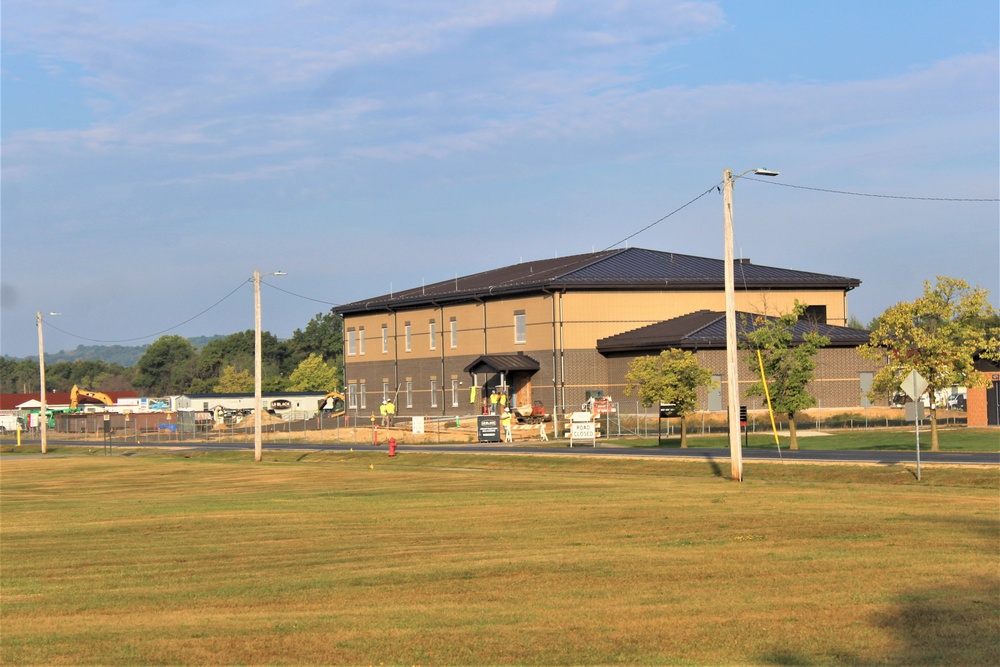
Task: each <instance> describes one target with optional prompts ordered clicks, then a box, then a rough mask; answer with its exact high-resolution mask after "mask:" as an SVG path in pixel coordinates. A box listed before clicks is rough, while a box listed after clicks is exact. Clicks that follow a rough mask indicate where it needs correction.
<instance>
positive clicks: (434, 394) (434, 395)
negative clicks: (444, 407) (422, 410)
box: [431, 380, 438, 408]
mask: <svg viewBox="0 0 1000 667" xmlns="http://www.w3.org/2000/svg"><path fill="white" fill-rule="evenodd" d="M437 406H438V381H437V380H431V407H432V408H436V407H437Z"/></svg>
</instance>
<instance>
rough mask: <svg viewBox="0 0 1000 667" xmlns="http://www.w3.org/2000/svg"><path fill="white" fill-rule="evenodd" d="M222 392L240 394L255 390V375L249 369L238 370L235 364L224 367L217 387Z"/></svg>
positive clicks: (216, 389)
mask: <svg viewBox="0 0 1000 667" xmlns="http://www.w3.org/2000/svg"><path fill="white" fill-rule="evenodd" d="M215 391H217V392H219V393H221V394H240V393H243V392H248V391H253V375H252V374H251V373H250V371H248V370H242V371H237V370H236V367H235V366H226V367H225V368H223V369H222V377H220V378H219V383H218V384H217V385H216V387H215Z"/></svg>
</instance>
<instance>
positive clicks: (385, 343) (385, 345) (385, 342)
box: [382, 324, 389, 354]
mask: <svg viewBox="0 0 1000 667" xmlns="http://www.w3.org/2000/svg"><path fill="white" fill-rule="evenodd" d="M382 354H389V327H388V326H386V325H385V324H383V325H382Z"/></svg>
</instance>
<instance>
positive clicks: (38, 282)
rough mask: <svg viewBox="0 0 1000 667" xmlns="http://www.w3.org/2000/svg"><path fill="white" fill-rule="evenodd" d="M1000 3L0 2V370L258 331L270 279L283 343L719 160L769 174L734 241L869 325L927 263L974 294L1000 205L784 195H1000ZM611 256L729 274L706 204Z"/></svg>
mask: <svg viewBox="0 0 1000 667" xmlns="http://www.w3.org/2000/svg"><path fill="white" fill-rule="evenodd" d="M998 13H1000V10H998V5H997V3H996V1H995V0H990V1H984V2H979V1H976V0H969V1H965V2H960V3H955V2H934V1H931V0H924V1H922V2H917V3H902V2H894V1H888V0H882V1H878V2H872V1H871V0H867V1H865V2H852V1H832V0H831V1H829V2H826V1H821V0H817V1H815V2H801V1H792V0H788V1H780V0H779V1H773V2H772V1H767V0H754V1H749V0H748V1H746V2H743V1H734V2H701V1H697V0H692V1H687V2H672V1H670V0H632V1H629V0H617V1H612V0H578V1H576V2H558V1H555V0H551V1H546V0H484V1H482V2H454V1H447V2H445V1H438V0H409V1H407V2H379V1H377V0H357V1H350V0H342V1H339V2H325V1H322V0H301V1H299V2H262V1H249V0H238V1H224V0H220V1H217V2H208V1H205V0H197V1H196V0H163V1H160V2H152V1H150V2H142V3H137V2H131V1H122V2H115V1H110V0H109V1H104V2H98V1H92V0H25V1H22V0H4V4H3V16H2V18H3V23H2V76H3V78H2V117H0V130H2V202H0V203H2V221H0V222H2V227H0V241H2V245H0V260H2V264H0V278H2V299H0V301H2V303H0V305H2V310H0V318H2V319H0V352H2V353H3V354H8V355H13V356H24V355H29V354H36V353H37V330H36V328H35V319H34V314H35V312H36V311H38V310H41V311H43V312H48V311H57V312H60V313H62V315H61V316H60V317H58V318H49V319H48V320H47V326H46V332H45V335H46V339H45V340H46V349H47V350H51V351H55V350H59V349H66V348H73V347H76V346H77V345H78V344H91V343H92V342H93V341H102V342H108V343H111V342H120V343H122V344H142V343H149V342H152V340H155V337H156V336H153V335H152V334H156V333H158V332H162V331H165V330H168V329H169V330H170V331H169V333H177V334H180V335H185V336H197V335H210V334H229V333H233V332H235V331H241V330H245V329H248V328H252V327H253V295H252V290H251V288H250V285H249V283H247V280H248V279H249V277H250V276H251V274H252V272H253V270H254V269H255V268H256V269H260V270H261V271H263V272H268V271H279V270H280V271H285V272H287V273H288V275H287V276H284V277H280V278H273V277H272V278H268V279H266V283H269V284H270V285H268V284H265V288H264V290H263V310H264V328H265V329H267V330H269V331H271V332H272V333H274V334H276V335H278V336H279V337H287V336H289V335H291V333H292V331H293V330H294V329H296V328H302V327H304V326H305V325H306V323H307V322H308V321H309V319H310V318H312V317H313V316H314V315H315V314H317V313H319V312H322V311H326V310H327V309H328V308H329V307H330V305H333V304H337V303H345V302H349V301H353V300H356V299H361V298H363V297H365V296H372V295H376V294H382V293H386V292H388V291H390V289H395V290H399V289H405V288H409V287H415V286H419V285H420V284H421V283H430V282H434V281H438V280H443V279H446V278H450V277H454V276H455V275H464V274H468V273H474V272H477V271H482V270H486V269H490V268H495V267H499V266H503V265H506V264H511V263H515V262H518V261H521V260H528V259H537V258H545V257H553V256H562V255H569V254H575V253H580V252H589V251H591V250H594V249H602V248H605V247H608V246H610V245H613V244H615V243H617V242H618V241H619V240H621V239H624V238H626V237H628V236H629V235H631V234H633V233H634V232H636V231H638V230H640V229H642V228H643V227H646V226H647V225H649V224H650V223H651V222H653V221H655V220H657V219H659V218H661V217H662V216H664V215H665V214H667V213H668V212H670V211H672V210H674V209H676V208H677V207H679V206H681V205H682V204H684V203H686V202H688V201H690V200H691V199H693V198H695V197H696V196H698V195H699V194H701V193H702V192H704V191H705V190H707V189H708V188H710V187H712V186H713V185H714V184H716V183H718V182H719V181H720V180H721V177H722V171H723V169H726V168H729V169H733V170H734V171H735V172H741V171H744V170H746V169H750V168H753V167H768V168H770V169H776V170H780V171H781V176H780V177H779V178H777V179H774V180H775V182H774V183H760V182H756V181H750V180H741V181H739V182H738V183H737V186H736V191H735V199H734V210H735V228H736V244H737V246H738V247H737V253H738V254H740V255H741V256H743V257H748V258H750V259H751V260H752V261H754V262H755V263H761V264H768V265H772V266H780V267H785V268H792V269H799V270H807V271H817V272H821V273H830V274H834V275H842V276H850V277H854V278H859V279H860V280H861V281H862V285H861V286H860V287H859V288H858V289H856V290H854V291H852V292H851V293H850V294H849V306H850V312H851V314H853V315H856V316H857V317H858V318H859V319H861V320H862V321H863V322H867V321H869V320H870V319H871V318H872V317H874V316H876V315H878V314H879V313H881V312H882V311H883V310H884V309H885V308H887V307H888V306H890V305H892V304H894V303H896V302H898V301H901V300H910V299H913V298H915V297H916V296H918V295H919V294H920V293H921V291H922V284H923V281H924V280H933V279H934V277H935V276H937V275H949V276H953V277H960V278H964V279H966V280H968V281H969V282H970V283H972V284H976V285H980V286H982V287H985V288H987V289H989V290H990V291H991V293H992V294H991V300H992V302H993V303H994V305H995V304H996V303H997V297H996V295H997V291H998V289H1000V284H998V283H1000V214H998V205H997V203H996V202H985V203H982V202H932V201H921V200H911V199H888V198H871V197H854V196H844V195H834V194H829V193H823V192H817V191H815V190H803V189H797V188H787V187H779V186H777V185H776V184H777V183H783V184H787V185H796V186H806V187H811V188H823V189H829V190H842V191H850V192H861V193H872V194H883V195H893V196H896V197H937V198H978V199H982V198H985V199H996V198H998V197H1000V192H998V190H1000V185H998V184H1000V166H998V165H1000V133H998V118H1000V91H998V81H1000V68H998V25H1000V16H998ZM628 244H629V245H631V246H641V247H646V248H652V249H658V250H669V251H673V252H678V253H686V254H692V255H699V256H705V257H721V256H722V253H723V247H722V202H721V196H719V195H718V194H715V193H713V194H711V195H709V196H706V197H703V198H702V199H700V200H698V201H697V202H696V203H695V204H693V205H691V206H689V207H688V208H686V209H684V210H683V211H682V212H681V213H678V214H677V215H674V216H672V217H670V218H668V219H667V220H665V221H663V222H661V223H660V224H658V225H655V226H653V227H652V228H650V229H649V230H647V231H645V232H643V233H641V234H639V235H637V236H635V237H634V238H632V239H630V240H629V241H628ZM241 285H243V287H242V288H240V286H241ZM272 286H273V287H272ZM234 290H236V291H235V293H233V294H232V295H231V296H229V297H228V298H225V299H224V297H226V296H227V295H229V294H230V293H231V292H233V291H234ZM220 300H221V303H218V305H215V304H216V303H217V302H219V301H220ZM206 310H207V312H205V313H204V314H202V315H200V316H199V317H197V318H195V319H193V320H191V321H189V322H187V323H186V324H183V325H181V326H179V327H177V328H176V329H174V328H173V327H175V325H178V324H180V323H182V322H185V321H186V320H188V319H189V318H192V317H193V316H194V315H196V314H198V313H201V312H202V311H206ZM49 325H51V326H49ZM53 327H58V328H53ZM71 334H72V335H71Z"/></svg>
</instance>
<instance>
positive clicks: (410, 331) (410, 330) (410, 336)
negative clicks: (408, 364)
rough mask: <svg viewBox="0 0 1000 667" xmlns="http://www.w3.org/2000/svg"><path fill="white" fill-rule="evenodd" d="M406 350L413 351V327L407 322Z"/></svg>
mask: <svg viewBox="0 0 1000 667" xmlns="http://www.w3.org/2000/svg"><path fill="white" fill-rule="evenodd" d="M406 351H407V352H412V351H413V327H411V326H410V323H409V322H407V323H406Z"/></svg>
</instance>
